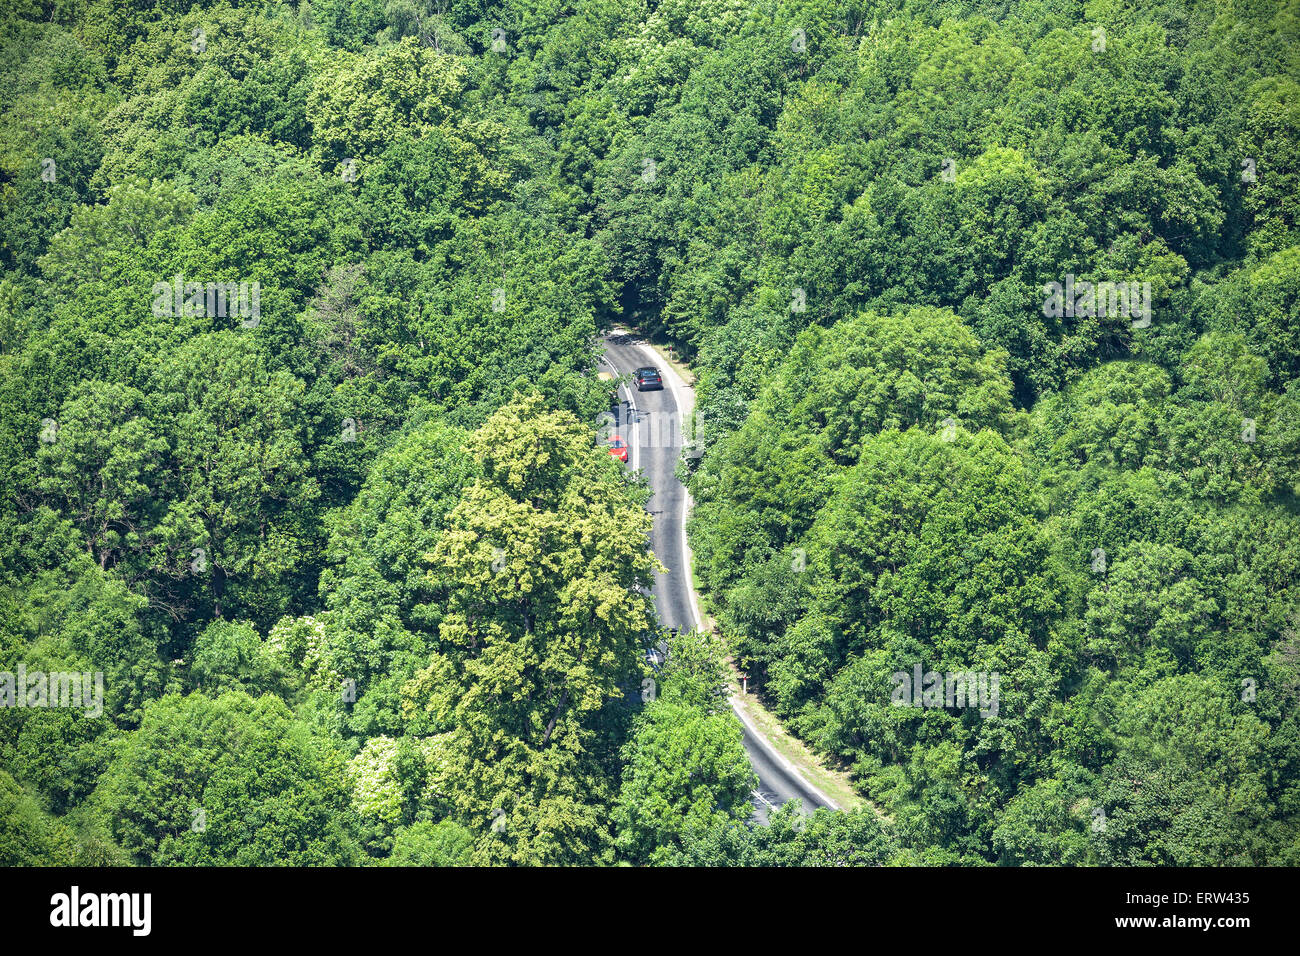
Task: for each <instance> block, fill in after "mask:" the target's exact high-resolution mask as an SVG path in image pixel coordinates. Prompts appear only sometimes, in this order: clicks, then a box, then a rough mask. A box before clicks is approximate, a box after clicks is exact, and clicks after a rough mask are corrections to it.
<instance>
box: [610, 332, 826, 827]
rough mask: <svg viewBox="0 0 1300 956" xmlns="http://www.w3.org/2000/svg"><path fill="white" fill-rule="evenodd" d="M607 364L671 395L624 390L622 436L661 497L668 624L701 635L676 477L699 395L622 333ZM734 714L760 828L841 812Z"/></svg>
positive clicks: (655, 539)
mask: <svg viewBox="0 0 1300 956" xmlns="http://www.w3.org/2000/svg"><path fill="white" fill-rule="evenodd" d="M601 362H602V364H603V365H604V366H605V367H606V369H607V370H609V371H611V372H613V373H615V374H617V375H623V374H626V373H630V372H632V371H635V370H636V369H638V368H640V367H641V366H643V365H653V366H655V367H656V368H658V369H659V371H660V374H661V375H662V376H663V382H664V389H663V391H653V392H638V391H637V390H636V388H635V386H625V387H621V388H620V389H619V398H620V402H619V404H618V407H617V409H616V410H615V414H616V431H617V433H618V434H619V435H621V436H622V437H623V439H624V440H625V441H626V442H627V443H628V445H629V446H630V447H629V450H628V467H630V468H632V469H633V470H637V469H640V471H641V472H642V473H643V474H644V475H645V478H646V481H647V482H648V483H649V485H650V490H651V491H652V493H653V495H652V497H651V499H650V502H649V504H648V505H647V508H648V509H649V511H650V513H651V514H652V515H653V516H654V527H653V530H652V531H651V536H650V543H651V547H652V548H653V549H654V552H655V554H656V555H657V556H658V558H659V560H660V562H661V563H662V564H663V565H664V567H665V568H667V569H668V570H667V572H666V573H664V574H658V575H656V577H655V585H654V598H655V606H656V608H657V609H658V612H659V619H660V622H661V623H662V624H663V625H664V626H666V627H673V628H678V629H679V630H693V629H697V628H699V627H700V621H701V618H700V609H699V602H698V600H697V598H696V595H695V589H694V586H693V584H692V581H691V570H690V568H691V564H690V561H691V553H690V546H689V545H688V544H687V542H686V518H687V515H689V514H690V509H691V497H690V494H689V493H688V492H687V490H686V488H685V487H683V485H682V483H681V482H680V481H678V480H677V474H676V468H677V459H678V458H679V456H680V455H681V450H682V442H683V431H682V423H683V422H684V421H685V420H686V419H687V418H688V417H689V415H690V412H691V410H692V409H693V408H694V403H695V395H694V393H693V392H692V391H691V389H690V387H689V386H687V385H686V383H685V382H684V381H682V379H681V377H680V376H679V375H678V374H677V372H676V371H675V370H674V369H672V368H671V367H670V366H668V365H667V363H665V362H664V361H663V360H662V359H661V358H660V357H659V356H658V355H657V354H655V352H654V350H653V349H651V348H650V346H648V345H646V344H645V342H644V340H643V339H641V338H639V337H638V336H636V335H635V334H632V333H628V332H626V331H623V330H619V329H615V330H614V331H612V332H610V333H609V334H608V335H606V336H605V355H604V357H603V358H602V359H601ZM731 706H732V710H733V711H735V713H736V716H737V718H739V720H740V722H741V726H742V727H743V728H744V744H745V751H746V753H748V754H749V762H750V765H751V766H752V767H753V768H754V773H755V774H756V775H757V777H758V789H756V790H755V791H754V795H753V803H754V812H755V815H756V817H757V818H758V820H759V821H760V822H761V821H765V820H766V819H767V814H768V812H769V811H770V810H771V809H773V808H774V807H778V806H780V805H782V804H784V803H785V802H786V801H789V800H799V801H801V802H802V805H803V808H804V812H805V813H810V812H811V811H812V810H814V809H816V808H817V807H829V808H831V809H838V808H837V807H836V806H835V804H834V803H833V802H832V801H831V800H830V799H828V798H827V797H826V796H825V794H823V793H822V792H821V791H820V790H818V789H817V788H816V787H814V786H813V785H812V784H810V783H808V781H806V780H805V779H804V778H803V777H802V776H801V775H800V774H799V772H798V771H797V770H796V769H795V768H794V766H792V765H791V764H790V762H789V761H787V760H786V759H785V758H784V757H782V756H781V755H780V754H779V753H777V752H776V751H775V750H774V749H773V748H772V746H771V744H769V743H768V742H767V741H766V740H765V739H764V738H763V737H762V735H761V734H760V733H759V732H758V730H757V728H756V727H754V725H753V723H752V722H751V721H750V720H749V718H748V717H747V716H746V715H745V714H744V713H743V712H742V711H741V710H740V709H739V708H737V707H736V703H735V701H734V700H733V701H732V702H731Z"/></svg>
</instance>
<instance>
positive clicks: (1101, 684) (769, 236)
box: [0, 0, 1300, 865]
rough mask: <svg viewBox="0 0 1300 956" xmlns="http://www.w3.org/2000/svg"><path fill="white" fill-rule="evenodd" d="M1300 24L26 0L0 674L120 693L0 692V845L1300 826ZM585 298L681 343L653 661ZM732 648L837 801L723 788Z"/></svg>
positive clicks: (634, 849) (1069, 852) (1039, 847)
mask: <svg viewBox="0 0 1300 956" xmlns="http://www.w3.org/2000/svg"><path fill="white" fill-rule="evenodd" d="M1298 41H1300V2H1297V0H1090V2H1078V0H1037V2H1024V3H1006V2H991V0H985V2H981V0H945V2H940V3H935V2H928V0H847V2H846V0H835V2H831V0H757V2H753V0H690V2H686V0H663V2H649V0H574V2H567V3H559V2H552V0H545V2H524V0H507V2H491V0H316V2H314V3H309V2H308V0H257V2H233V0H222V2H214V3H210V2H204V0H5V3H4V4H3V13H0V89H3V90H4V91H5V93H4V106H3V113H2V114H0V263H2V265H3V278H0V682H2V681H3V680H4V679H5V678H4V676H3V675H9V676H10V678H11V680H10V684H9V686H10V687H11V688H12V687H15V686H16V685H15V684H14V683H13V680H12V678H13V676H14V675H16V674H17V673H18V672H19V671H20V669H21V670H22V671H23V672H24V673H26V674H33V673H38V672H39V673H41V674H47V675H54V674H77V675H86V676H87V678H89V676H90V675H95V674H97V675H100V676H101V680H102V701H101V706H100V707H99V708H98V710H99V712H98V713H95V708H76V707H57V706H48V701H46V700H45V699H44V697H45V695H44V694H43V695H42V701H40V702H37V701H35V700H32V699H28V698H27V696H26V688H25V687H22V688H18V689H17V690H10V691H8V697H5V694H6V690H5V685H4V684H3V683H0V700H3V702H4V703H5V704H6V706H4V707H0V862H3V863H5V864H8V865H15V864H70V863H77V864H101V863H136V864H143V865H149V864H157V865H167V864H172V865H175V864H245V865H247V864H253V865H257V864H288V865H315V864H372V865H463V864H502V863H513V864H535V863H543V864H569V863H577V864H614V863H632V864H649V865H776V864H780V865H799V864H805V865H820V864H827V863H847V864H854V865H857V864H862V865H870V864H965V865H988V864H1003V865H1042V864H1178V865H1223V864H1290V865H1297V864H1300V714H1298V712H1297V711H1298V708H1297V706H1296V704H1297V698H1298V697H1300V641H1298V640H1297V636H1296V632H1297V629H1300V510H1298V508H1297V496H1298V495H1300V42H1298ZM614 323H623V324H626V325H628V326H631V327H635V328H637V329H639V330H640V331H641V332H643V333H645V334H647V335H649V336H652V337H654V338H655V339H656V340H657V341H661V342H665V343H671V344H673V345H674V346H675V347H676V348H677V349H678V350H680V354H681V355H683V356H684V357H685V358H686V359H687V360H688V361H689V362H690V363H691V365H692V368H693V370H694V372H695V374H696V377H697V390H696V393H697V398H698V402H697V408H696V420H695V422H694V426H695V434H697V435H699V436H700V445H699V449H698V450H699V451H701V452H702V454H699V455H696V456H692V457H690V458H688V459H687V460H686V461H685V462H684V464H683V465H682V472H683V474H684V475H685V476H686V477H687V482H688V485H689V487H690V490H691V492H692V494H693V495H694V498H695V501H696V507H695V512H694V515H693V518H692V520H691V524H690V536H691V543H692V547H693V548H694V551H695V557H696V568H695V570H696V573H697V576H698V580H699V585H700V587H701V590H702V594H703V597H704V600H705V606H706V608H707V610H708V611H709V612H710V613H711V614H712V616H713V617H714V618H716V621H717V623H718V625H719V631H720V634H721V640H718V639H715V638H714V637H713V636H711V635H710V634H708V633H698V634H689V635H688V634H682V635H680V636H679V637H678V638H677V639H676V642H675V644H674V647H673V655H672V656H671V657H670V659H669V661H668V663H667V665H666V666H665V667H664V668H663V670H661V671H658V672H651V671H650V670H649V669H648V668H647V666H646V664H645V663H644V653H643V652H644V646H645V642H646V640H647V635H652V634H653V632H654V631H655V620H654V610H653V607H652V604H651V602H650V600H649V598H648V588H649V586H650V584H651V582H652V581H653V576H654V572H655V569H656V566H657V565H656V561H655V558H654V556H653V555H652V554H651V553H650V552H649V551H648V547H647V545H646V543H645V541H646V533H647V532H648V530H649V527H650V520H651V519H650V517H649V515H647V513H646V511H645V504H646V500H647V489H646V486H645V484H644V483H643V482H642V481H640V480H638V479H636V478H634V477H633V478H632V479H631V480H629V476H628V475H627V474H626V473H625V472H624V470H623V469H621V468H620V466H619V464H618V463H617V462H616V461H614V460H613V459H612V458H611V457H610V456H609V455H608V454H607V453H606V451H605V449H604V448H603V447H602V446H601V444H600V442H599V438H598V435H597V432H596V422H597V420H598V415H599V413H600V412H602V411H603V410H604V409H605V407H606V405H607V403H608V397H609V395H608V385H607V384H606V383H604V382H602V381H600V380H599V378H598V377H597V375H596V362H597V358H598V356H599V352H600V338H599V333H600V332H601V331H602V330H605V329H608V328H610V327H611V326H612V325H613V324H614ZM654 639H657V636H656V637H654ZM728 654H731V655H734V657H735V660H736V662H737V663H738V664H739V665H740V666H741V667H742V668H743V669H744V670H745V671H746V672H747V673H748V674H749V677H750V681H751V686H752V688H753V689H754V690H755V691H756V692H757V693H758V694H759V695H760V696H761V698H762V699H763V701H764V702H765V703H766V704H767V705H768V706H769V707H770V708H771V709H772V710H773V711H774V712H775V714H776V715H777V716H779V718H780V719H781V720H782V721H783V722H784V723H785V725H786V726H787V727H788V728H789V729H790V730H791V731H792V732H793V733H795V734H796V735H797V736H798V737H800V738H801V739H802V740H803V741H805V742H806V743H807V744H808V745H809V746H810V747H812V748H813V749H814V750H815V751H816V752H817V753H819V754H820V755H821V757H822V758H823V759H824V760H825V761H826V762H828V763H830V764H833V765H836V766H838V767H841V768H842V769H843V770H844V771H845V772H847V773H848V774H849V775H850V776H851V778H852V781H853V785H854V787H855V788H856V789H857V791H858V793H859V794H860V795H861V796H862V797H863V798H865V801H866V802H865V805H864V806H863V807H861V808H858V809H855V810H852V811H848V812H842V813H832V812H827V811H818V813H817V814H815V815H814V816H812V817H811V818H809V819H808V820H807V821H806V822H805V821H804V819H803V818H802V817H801V816H800V815H799V814H798V813H797V812H795V811H794V808H787V809H785V810H781V811H778V812H776V813H774V814H773V815H772V817H771V819H770V820H769V821H768V822H767V824H766V825H761V826H759V825H754V824H753V822H752V821H751V820H750V816H751V807H750V803H749V795H750V791H751V790H752V788H753V785H754V780H753V775H752V772H751V770H750V768H749V764H748V761H747V759H746V756H745V752H744V750H743V748H742V746H741V730H740V725H739V723H738V722H737V721H736V719H735V717H734V716H733V715H732V713H731V711H730V709H729V708H728V706H727V704H726V701H725V699H724V696H723V693H722V687H723V685H724V684H725V682H726V679H727V673H728V665H727V661H726V658H727V656H728ZM914 667H915V668H917V669H919V671H921V672H936V673H938V674H940V675H943V674H952V673H958V674H962V673H979V674H981V675H987V674H992V675H994V676H995V677H996V678H997V685H996V687H997V691H998V695H999V697H998V700H997V702H996V706H993V707H990V706H985V707H982V708H981V707H973V706H962V705H961V704H960V703H953V702H952V700H951V699H950V700H948V701H943V700H937V701H934V702H933V704H932V702H931V701H930V699H929V698H925V699H924V700H923V699H922V698H921V696H920V694H919V689H918V693H917V697H916V702H917V703H916V706H911V707H899V706H897V704H898V699H897V696H896V691H897V686H896V685H897V681H896V678H897V675H899V674H900V673H901V674H904V675H910V674H911V673H912V672H913V669H914ZM646 681H649V684H648V685H647V684H646V683H645V682H646ZM647 687H649V688H650V690H649V692H647ZM19 697H21V698H22V699H21V700H19V699H18V698H19ZM908 699H909V700H911V698H910V697H909V698H908ZM985 703H986V704H987V703H988V702H987V701H985Z"/></svg>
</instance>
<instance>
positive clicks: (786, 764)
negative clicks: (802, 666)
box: [610, 328, 840, 810]
mask: <svg viewBox="0 0 1300 956" xmlns="http://www.w3.org/2000/svg"><path fill="white" fill-rule="evenodd" d="M610 332H611V333H612V334H619V333H621V334H624V335H626V336H628V338H630V339H632V341H631V342H629V343H628V344H629V345H632V346H633V347H635V348H636V349H637V350H639V351H640V352H641V353H642V354H643V355H645V356H646V357H647V358H648V359H650V360H651V361H654V362H655V363H656V364H659V363H662V365H663V367H664V373H663V377H664V380H665V381H666V382H667V383H668V388H669V390H670V391H671V392H672V395H673V402H674V404H676V406H677V414H678V416H679V418H680V421H679V423H678V424H679V427H680V426H681V425H682V424H683V423H684V422H685V421H686V419H687V418H688V417H689V416H690V415H691V414H693V413H694V411H695V393H694V392H691V393H690V395H691V398H690V401H689V403H688V402H686V401H685V400H684V398H683V396H684V395H685V394H686V393H687V392H688V391H689V389H690V386H688V385H687V384H686V382H685V381H684V380H683V379H682V377H681V375H680V374H678V372H677V369H676V368H674V367H673V364H672V362H671V361H669V360H668V359H667V357H666V356H664V355H661V354H660V352H659V350H658V349H656V348H655V347H654V346H653V345H652V344H650V343H649V342H647V341H646V340H645V337H644V336H642V335H637V334H636V333H633V332H632V331H630V330H628V329H625V328H614V329H611V330H610ZM682 438H683V440H685V433H684V432H683V435H682ZM682 491H683V492H684V493H685V495H686V504H685V507H683V508H682V523H681V535H682V556H683V559H684V560H685V562H686V567H685V569H684V570H685V572H686V580H687V582H688V584H689V593H690V603H691V616H692V617H693V618H694V620H695V629H696V630H702V629H703V627H704V619H703V617H702V616H701V614H700V605H699V597H698V595H697V594H696V593H695V585H694V583H693V582H694V581H695V571H694V567H695V556H694V555H693V554H692V553H691V544H690V539H689V538H688V537H687V536H686V522H687V520H689V518H690V516H691V511H692V510H693V509H694V507H695V499H694V498H693V497H692V496H691V491H690V489H689V488H687V487H686V485H685V484H684V483H683V485H682ZM727 703H728V704H729V705H730V706H731V712H732V713H733V714H735V715H736V718H737V719H738V720H739V721H740V723H741V724H742V725H743V726H744V727H745V729H746V730H748V731H749V734H750V736H751V737H752V738H753V739H754V740H755V741H756V742H757V743H758V745H759V746H760V747H762V748H763V753H764V755H765V756H766V757H767V758H768V759H769V760H772V761H773V762H775V763H777V764H778V765H780V767H781V769H783V770H784V771H785V772H786V773H788V774H789V775H790V776H792V777H794V778H795V779H796V780H798V781H799V783H800V784H802V785H803V786H804V787H805V788H807V790H808V792H809V793H811V794H812V795H813V796H815V797H817V799H819V800H821V801H822V803H823V804H825V805H826V806H827V807H830V808H831V809H832V810H839V809H840V805H839V804H838V803H836V802H835V801H834V800H832V799H831V798H830V797H828V796H826V794H825V793H823V792H822V791H821V789H820V788H818V787H816V786H814V785H813V784H812V782H811V781H810V780H808V778H807V777H806V776H805V775H804V773H803V772H802V771H801V770H800V769H799V768H798V767H796V766H795V765H794V764H793V763H791V762H790V761H789V760H788V759H787V758H786V757H785V755H784V754H782V753H780V752H779V751H778V750H777V749H776V747H775V746H774V745H773V744H772V743H771V742H770V741H769V740H768V739H767V737H766V736H765V735H764V734H763V732H762V731H761V730H759V728H758V727H757V726H756V725H755V724H754V722H753V721H752V720H750V718H749V716H748V715H747V714H746V713H745V712H744V711H743V710H741V708H740V705H739V704H737V703H736V699H735V698H734V697H733V696H731V695H730V694H728V696H727ZM805 809H807V808H805Z"/></svg>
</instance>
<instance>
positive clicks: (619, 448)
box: [609, 435, 627, 465]
mask: <svg viewBox="0 0 1300 956" xmlns="http://www.w3.org/2000/svg"><path fill="white" fill-rule="evenodd" d="M609 453H610V454H611V455H613V456H614V457H615V458H617V459H618V460H619V461H621V462H622V463H623V464H625V465H626V464H627V442H625V441H623V439H621V438H619V437H618V436H617V435H611V436H609Z"/></svg>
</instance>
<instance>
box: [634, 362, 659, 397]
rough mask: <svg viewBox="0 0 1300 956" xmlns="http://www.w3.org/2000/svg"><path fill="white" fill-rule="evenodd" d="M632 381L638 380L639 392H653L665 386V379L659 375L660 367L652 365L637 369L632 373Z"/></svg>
mask: <svg viewBox="0 0 1300 956" xmlns="http://www.w3.org/2000/svg"><path fill="white" fill-rule="evenodd" d="M632 381H634V382H636V390H637V391H638V392H651V391H654V390H655V389H662V388H663V387H664V380H663V379H662V378H661V377H660V375H659V369H657V368H655V367H654V366H651V365H647V366H646V367H645V368H639V369H637V370H636V372H634V373H633V375H632Z"/></svg>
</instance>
